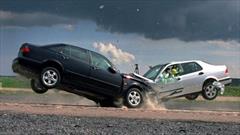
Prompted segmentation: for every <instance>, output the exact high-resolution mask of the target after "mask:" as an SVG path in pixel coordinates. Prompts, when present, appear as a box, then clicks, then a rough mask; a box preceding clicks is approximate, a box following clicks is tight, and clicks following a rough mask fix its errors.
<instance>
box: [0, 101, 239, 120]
mask: <svg viewBox="0 0 240 135" xmlns="http://www.w3.org/2000/svg"><path fill="white" fill-rule="evenodd" d="M0 111H11V112H20V113H29V114H54V115H68V116H86V117H117V118H145V119H171V120H197V121H211V122H238V123H240V112H216V111H193V110H161V109H154V110H152V109H128V108H125V107H123V108H104V107H87V106H78V105H51V104H18V103H0Z"/></svg>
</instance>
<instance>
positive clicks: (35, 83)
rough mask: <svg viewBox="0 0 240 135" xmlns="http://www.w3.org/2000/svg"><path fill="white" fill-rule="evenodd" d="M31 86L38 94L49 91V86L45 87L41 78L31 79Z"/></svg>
mask: <svg viewBox="0 0 240 135" xmlns="http://www.w3.org/2000/svg"><path fill="white" fill-rule="evenodd" d="M31 88H32V90H33V91H34V92H36V93H38V94H43V93H45V92H47V91H48V89H47V88H45V87H44V86H43V85H42V83H40V81H39V79H32V80H31Z"/></svg>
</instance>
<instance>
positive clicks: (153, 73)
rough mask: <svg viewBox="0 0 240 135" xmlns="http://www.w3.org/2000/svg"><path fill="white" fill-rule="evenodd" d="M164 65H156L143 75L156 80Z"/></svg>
mask: <svg viewBox="0 0 240 135" xmlns="http://www.w3.org/2000/svg"><path fill="white" fill-rule="evenodd" d="M164 66H165V65H157V66H154V67H152V68H150V69H149V70H148V71H147V72H146V73H145V74H144V75H143V76H144V77H146V78H148V79H151V80H154V79H155V78H156V77H157V76H158V74H159V72H160V71H161V69H162V68H163V67H164Z"/></svg>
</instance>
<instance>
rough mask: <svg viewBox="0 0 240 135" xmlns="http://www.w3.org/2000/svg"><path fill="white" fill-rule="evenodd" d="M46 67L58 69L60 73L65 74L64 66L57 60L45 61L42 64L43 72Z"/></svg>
mask: <svg viewBox="0 0 240 135" xmlns="http://www.w3.org/2000/svg"><path fill="white" fill-rule="evenodd" d="M46 67H54V68H56V69H58V71H59V73H60V74H62V73H63V70H64V68H63V65H62V64H61V63H60V62H59V61H57V60H51V59H50V60H45V61H44V62H43V63H42V64H41V70H43V69H44V68H46Z"/></svg>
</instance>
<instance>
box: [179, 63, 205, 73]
mask: <svg viewBox="0 0 240 135" xmlns="http://www.w3.org/2000/svg"><path fill="white" fill-rule="evenodd" d="M181 65H182V67H183V70H184V72H183V74H189V73H193V72H197V71H200V70H202V67H201V66H200V65H198V64H197V63H196V62H189V63H183V64H181Z"/></svg>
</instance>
